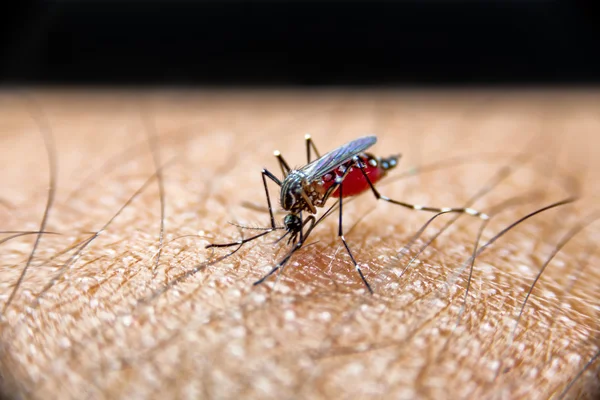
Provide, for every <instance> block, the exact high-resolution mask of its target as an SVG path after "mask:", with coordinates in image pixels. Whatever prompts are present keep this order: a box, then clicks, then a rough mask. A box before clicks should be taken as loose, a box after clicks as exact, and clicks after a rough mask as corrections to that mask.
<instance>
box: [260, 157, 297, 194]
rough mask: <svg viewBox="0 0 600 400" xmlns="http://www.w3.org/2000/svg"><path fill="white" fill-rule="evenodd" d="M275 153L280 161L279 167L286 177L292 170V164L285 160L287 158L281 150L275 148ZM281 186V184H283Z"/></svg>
mask: <svg viewBox="0 0 600 400" xmlns="http://www.w3.org/2000/svg"><path fill="white" fill-rule="evenodd" d="M273 155H274V156H275V158H277V161H279V167H280V168H281V172H282V173H283V177H284V178H285V177H286V176H288V174H289V173H290V171H291V170H292V169H291V168H290V165H289V164H288V163H287V162H286V161H285V158H283V156H282V155H281V152H280V151H279V150H275V151H274V152H273ZM263 171H264V170H263ZM271 179H273V178H271ZM279 186H281V184H280V185H279Z"/></svg>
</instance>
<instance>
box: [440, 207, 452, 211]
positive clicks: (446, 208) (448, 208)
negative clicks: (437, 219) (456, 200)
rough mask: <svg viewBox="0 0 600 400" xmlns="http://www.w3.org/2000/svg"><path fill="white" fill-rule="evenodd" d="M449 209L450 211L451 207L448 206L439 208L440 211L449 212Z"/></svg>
mask: <svg viewBox="0 0 600 400" xmlns="http://www.w3.org/2000/svg"><path fill="white" fill-rule="evenodd" d="M450 211H452V208H450V207H444V208H442V209H440V212H450Z"/></svg>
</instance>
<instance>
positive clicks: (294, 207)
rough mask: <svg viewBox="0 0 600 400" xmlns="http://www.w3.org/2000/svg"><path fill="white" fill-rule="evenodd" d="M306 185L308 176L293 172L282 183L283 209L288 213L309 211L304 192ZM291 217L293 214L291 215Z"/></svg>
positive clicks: (296, 171)
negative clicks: (303, 196)
mask: <svg viewBox="0 0 600 400" xmlns="http://www.w3.org/2000/svg"><path fill="white" fill-rule="evenodd" d="M305 185H306V175H305V174H304V173H303V172H301V171H298V170H292V171H290V173H289V174H288V175H287V176H286V177H285V179H284V180H283V182H282V183H281V199H280V201H281V207H283V209H284V210H286V211H302V210H305V209H307V205H306V202H305V200H304V199H303V198H302V191H303V190H304V186H305ZM290 215H291V214H290Z"/></svg>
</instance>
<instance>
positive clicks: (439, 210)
mask: <svg viewBox="0 0 600 400" xmlns="http://www.w3.org/2000/svg"><path fill="white" fill-rule="evenodd" d="M353 160H354V162H355V165H356V166H358V168H360V170H361V172H362V174H363V176H364V177H365V179H366V180H367V183H368V184H369V187H370V188H371V191H372V192H373V194H374V195H375V197H376V198H377V200H383V201H387V202H388V203H392V204H397V205H399V206H402V207H406V208H410V209H412V210H417V211H429V212H435V213H449V212H454V213H461V214H469V215H472V216H474V217H477V218H480V219H482V220H488V219H489V218H490V217H489V215H487V214H485V213H482V212H480V211H477V210H474V209H472V208H453V207H444V208H438V207H428V206H421V205H417V204H409V203H405V202H403V201H398V200H394V199H390V198H389V197H387V196H383V195H382V194H380V193H379V191H377V189H375V186H373V182H371V179H369V176H368V175H367V173H366V171H365V166H364V165H363V163H362V162H361V161H360V160H359V159H358V157H354V159H353Z"/></svg>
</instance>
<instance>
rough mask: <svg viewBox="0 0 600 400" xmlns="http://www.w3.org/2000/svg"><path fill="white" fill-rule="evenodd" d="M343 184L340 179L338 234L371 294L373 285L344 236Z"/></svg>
mask: <svg viewBox="0 0 600 400" xmlns="http://www.w3.org/2000/svg"><path fill="white" fill-rule="evenodd" d="M343 186H344V184H343V183H342V180H341V179H340V182H339V188H340V214H339V215H340V219H339V221H338V236H339V237H340V238H341V239H342V243H344V247H346V251H348V254H349V255H350V259H351V260H352V263H353V264H354V268H356V272H358V274H359V275H360V278H361V279H362V281H363V282H364V284H365V286H366V287H367V289H369V292H370V293H371V294H373V289H371V285H369V282H367V280H366V279H365V276H364V275H363V273H362V270H361V269H360V266H359V265H358V263H357V262H356V260H355V259H354V256H353V255H352V252H351V251H350V247H348V243H346V238H345V237H344V229H343V226H342V204H343V198H344V196H343V195H342V194H343V193H342V188H343Z"/></svg>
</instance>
